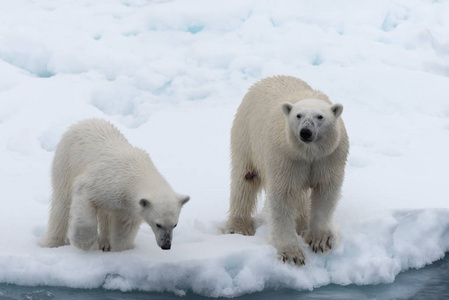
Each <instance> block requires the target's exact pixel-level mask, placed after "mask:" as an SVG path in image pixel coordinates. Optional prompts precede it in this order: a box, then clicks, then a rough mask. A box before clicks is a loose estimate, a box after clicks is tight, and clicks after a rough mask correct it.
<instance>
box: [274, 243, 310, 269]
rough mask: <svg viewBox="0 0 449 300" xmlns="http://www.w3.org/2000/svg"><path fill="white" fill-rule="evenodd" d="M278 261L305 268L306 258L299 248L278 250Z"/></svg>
mask: <svg viewBox="0 0 449 300" xmlns="http://www.w3.org/2000/svg"><path fill="white" fill-rule="evenodd" d="M278 259H279V260H282V261H283V262H284V263H285V262H286V263H291V264H294V265H297V266H303V265H304V264H305V261H306V256H305V254H304V252H303V251H302V250H301V248H300V247H299V246H297V247H288V248H284V249H278Z"/></svg>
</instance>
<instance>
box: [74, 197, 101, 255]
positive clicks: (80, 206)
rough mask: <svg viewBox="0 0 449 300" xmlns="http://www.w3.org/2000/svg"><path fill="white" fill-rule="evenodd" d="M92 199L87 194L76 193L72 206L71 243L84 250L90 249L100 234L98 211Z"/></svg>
mask: <svg viewBox="0 0 449 300" xmlns="http://www.w3.org/2000/svg"><path fill="white" fill-rule="evenodd" d="M90 200H91V199H90V198H89V197H87V196H86V195H83V194H76V193H75V194H74V196H73V200H72V204H71V206H70V225H69V239H70V244H72V245H73V246H75V247H77V248H79V249H82V250H89V249H90V247H92V245H93V244H94V243H95V242H96V241H97V235H98V229H97V227H98V221H97V211H96V209H95V208H94V207H93V205H92V203H91V201H90Z"/></svg>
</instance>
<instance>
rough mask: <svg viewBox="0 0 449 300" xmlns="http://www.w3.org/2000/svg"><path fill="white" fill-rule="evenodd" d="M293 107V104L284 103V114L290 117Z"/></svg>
mask: <svg viewBox="0 0 449 300" xmlns="http://www.w3.org/2000/svg"><path fill="white" fill-rule="evenodd" d="M292 107H293V104H291V103H289V102H285V103H282V111H283V112H284V114H285V115H286V116H288V115H289V114H290V112H291V111H292Z"/></svg>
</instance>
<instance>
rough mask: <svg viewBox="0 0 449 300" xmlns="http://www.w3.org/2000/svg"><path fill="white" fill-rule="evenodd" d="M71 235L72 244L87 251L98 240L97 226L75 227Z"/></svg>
mask: <svg viewBox="0 0 449 300" xmlns="http://www.w3.org/2000/svg"><path fill="white" fill-rule="evenodd" d="M69 236H70V244H71V245H73V246H75V247H77V248H79V249H81V250H85V251H87V250H89V249H90V247H92V245H93V244H94V243H95V242H96V241H97V228H95V227H81V226H80V227H75V228H73V229H72V230H71V231H70V234H69Z"/></svg>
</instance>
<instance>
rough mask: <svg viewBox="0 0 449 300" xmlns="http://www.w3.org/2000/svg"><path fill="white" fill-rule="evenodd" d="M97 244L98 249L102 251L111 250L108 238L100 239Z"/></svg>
mask: <svg viewBox="0 0 449 300" xmlns="http://www.w3.org/2000/svg"><path fill="white" fill-rule="evenodd" d="M98 246H99V248H100V250H101V251H103V252H109V251H111V244H110V243H109V240H107V239H102V240H100V242H99V243H98Z"/></svg>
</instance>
